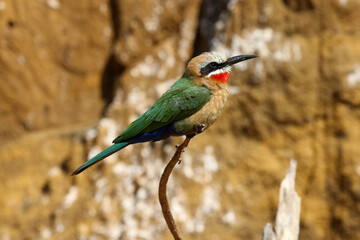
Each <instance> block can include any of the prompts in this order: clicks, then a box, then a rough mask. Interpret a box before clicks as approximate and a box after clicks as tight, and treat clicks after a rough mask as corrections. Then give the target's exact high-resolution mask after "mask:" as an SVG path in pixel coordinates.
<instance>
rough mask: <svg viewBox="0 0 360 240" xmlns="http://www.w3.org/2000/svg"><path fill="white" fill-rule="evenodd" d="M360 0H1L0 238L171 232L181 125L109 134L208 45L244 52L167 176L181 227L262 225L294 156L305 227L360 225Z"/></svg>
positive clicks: (316, 233)
mask: <svg viewBox="0 0 360 240" xmlns="http://www.w3.org/2000/svg"><path fill="white" fill-rule="evenodd" d="M359 11H360V2H359V1H357V0H330V1H325V0H304V1H300V0H272V1H265V0H251V1H250V0H243V1H236V0H235V1H233V0H231V1H228V0H221V1H215V0H203V1H200V0H195V1H194V0H191V1H190V0H177V1H160V0H152V1H138V0H122V1H120V0H109V1H105V0H97V1H86V0H79V1H58V0H39V1H10V0H0V34H1V38H0V81H1V84H0V102H1V104H0V113H1V117H0V144H1V147H0V166H1V167H0V182H1V184H0V186H1V187H0V196H1V198H0V236H1V237H2V239H77V238H79V239H169V238H170V235H169V233H168V231H167V229H166V226H165V222H164V220H163V219H162V214H161V210H160V207H159V204H158V201H157V186H158V181H159V178H160V174H161V172H162V169H163V168H164V166H165V164H166V163H167V160H168V159H169V157H170V156H171V155H172V154H173V152H174V147H173V145H174V144H175V143H177V142H179V141H180V140H181V139H169V140H167V141H164V142H159V143H146V144H139V145H137V146H130V147H128V148H126V149H124V150H123V151H121V152H120V153H119V154H116V155H114V156H111V157H109V158H108V159H107V160H105V161H103V162H102V163H101V164H98V165H96V166H94V167H92V168H91V169H89V170H88V171H86V172H85V173H83V174H81V175H79V176H77V177H70V174H71V172H72V170H74V169H75V168H76V167H77V166H78V165H80V164H81V163H83V162H84V161H86V159H88V157H90V156H92V155H93V154H95V153H97V152H99V151H100V150H101V149H103V148H105V147H107V146H109V145H110V144H111V141H112V140H113V138H114V137H115V136H116V134H117V133H119V132H120V131H121V130H123V129H124V128H125V127H126V126H127V125H128V124H129V122H131V121H132V120H134V119H135V118H136V117H137V116H138V115H139V114H141V113H142V112H143V111H144V110H146V109H147V107H149V106H150V105H151V104H152V103H153V102H154V101H155V100H156V99H157V98H158V97H159V96H160V95H161V94H162V93H163V92H164V91H165V90H166V89H167V88H168V87H169V86H170V85H171V84H172V83H173V82H174V81H175V80H176V79H177V78H178V77H179V76H180V75H181V74H182V72H183V69H184V66H185V64H186V62H187V61H188V60H189V59H190V58H191V57H192V56H193V55H196V54H198V53H200V52H202V51H209V50H217V51H222V52H224V53H226V54H227V55H228V56H231V55H235V54H258V55H260V58H259V59H258V60H256V61H251V62H248V63H245V64H242V65H239V66H237V67H236V68H234V69H233V74H232V77H231V79H230V90H231V97H230V99H229V101H228V105H227V107H226V109H225V111H224V114H223V116H222V117H221V120H220V121H218V122H217V123H216V124H215V125H214V126H213V127H212V128H210V129H209V130H208V131H207V132H206V133H204V134H201V135H199V136H197V137H196V138H195V139H193V140H192V142H191V143H190V146H189V148H188V149H187V151H186V152H185V153H184V156H183V161H182V164H181V165H179V166H178V167H176V169H175V173H174V174H173V176H172V178H171V180H170V183H169V195H170V204H171V207H172V209H173V211H174V216H175V219H176V220H177V221H178V223H179V227H180V229H181V231H182V232H183V234H184V238H185V239H190V238H191V239H255V238H260V236H261V233H262V228H263V227H264V226H265V224H266V222H269V221H273V219H274V215H275V213H276V206H277V199H278V189H279V183H280V181H281V179H282V178H283V176H284V172H285V169H287V167H288V163H289V159H290V158H294V159H296V160H297V161H298V175H297V191H298V193H299V195H300V196H301V197H302V212H301V233H300V238H301V239H356V238H359V237H360V230H359V228H358V226H359V224H360V205H359V199H360V157H359V156H360V147H359V144H358V143H359V142H360V110H359V109H360V108H359V106H360V83H359V82H360V60H359V59H360V43H359V41H358V39H359V37H360V25H359V24H358V23H359V22H360V15H359V14H358V12H359Z"/></svg>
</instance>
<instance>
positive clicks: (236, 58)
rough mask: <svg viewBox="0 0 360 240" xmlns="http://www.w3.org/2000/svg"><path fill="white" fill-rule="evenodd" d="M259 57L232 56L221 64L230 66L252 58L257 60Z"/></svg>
mask: <svg viewBox="0 0 360 240" xmlns="http://www.w3.org/2000/svg"><path fill="white" fill-rule="evenodd" d="M257 57H259V56H258V55H238V56H234V57H231V58H228V60H227V61H226V62H224V63H223V64H225V66H231V65H233V64H235V63H239V62H243V61H246V60H249V59H252V58H257Z"/></svg>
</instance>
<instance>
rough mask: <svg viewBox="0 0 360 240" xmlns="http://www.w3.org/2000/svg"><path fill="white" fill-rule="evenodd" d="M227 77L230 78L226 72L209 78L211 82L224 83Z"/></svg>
mask: <svg viewBox="0 0 360 240" xmlns="http://www.w3.org/2000/svg"><path fill="white" fill-rule="evenodd" d="M229 77H230V73H228V72H224V73H218V74H213V75H211V78H212V79H213V80H216V81H219V82H222V83H226V82H227V81H228V80H229Z"/></svg>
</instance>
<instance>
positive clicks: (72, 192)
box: [63, 186, 79, 209]
mask: <svg viewBox="0 0 360 240" xmlns="http://www.w3.org/2000/svg"><path fill="white" fill-rule="evenodd" d="M78 192H79V190H78V188H77V187H76V186H71V187H70V189H69V191H68V193H67V194H66V196H65V200H64V203H63V209H67V208H69V207H71V205H73V203H74V202H75V201H76V199H77V198H78Z"/></svg>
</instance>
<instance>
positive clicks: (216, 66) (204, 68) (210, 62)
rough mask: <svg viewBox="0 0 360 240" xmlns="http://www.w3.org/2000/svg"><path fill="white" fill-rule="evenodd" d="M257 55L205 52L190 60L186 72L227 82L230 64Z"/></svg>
mask: <svg viewBox="0 0 360 240" xmlns="http://www.w3.org/2000/svg"><path fill="white" fill-rule="evenodd" d="M256 57H258V56H257V55H238V56H235V57H231V58H226V56H225V55H224V54H222V53H219V52H204V53H202V54H200V55H199V56H196V57H194V58H193V59H191V60H190V62H189V63H188V65H187V68H186V73H187V74H189V75H190V76H194V77H201V78H209V79H211V80H214V81H219V82H222V83H226V82H227V80H228V79H229V77H230V71H231V68H230V66H231V65H233V64H235V63H239V62H242V61H245V60H248V59H251V58H256Z"/></svg>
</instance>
